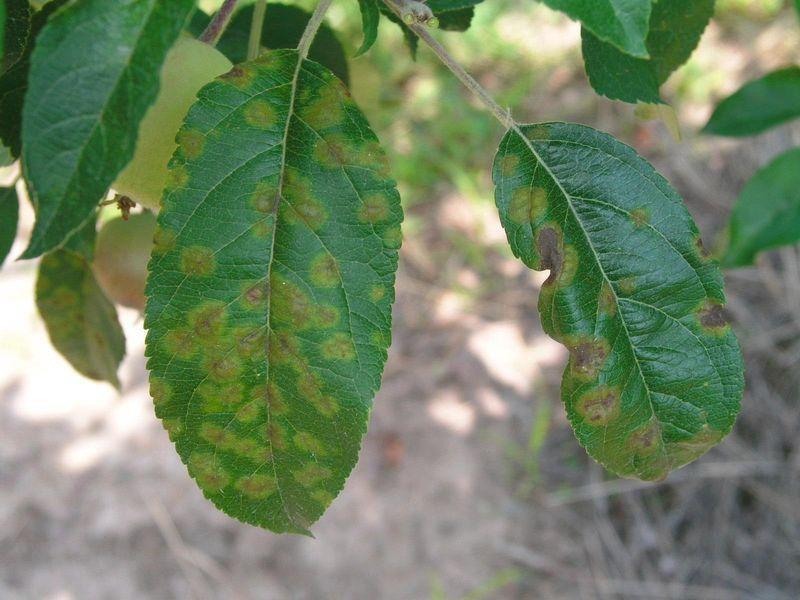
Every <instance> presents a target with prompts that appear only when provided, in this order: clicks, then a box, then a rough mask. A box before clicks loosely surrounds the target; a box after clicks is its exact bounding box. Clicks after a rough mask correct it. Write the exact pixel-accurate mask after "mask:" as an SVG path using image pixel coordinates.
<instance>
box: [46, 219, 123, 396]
mask: <svg viewBox="0 0 800 600" xmlns="http://www.w3.org/2000/svg"><path fill="white" fill-rule="evenodd" d="M93 236H94V220H93V219H91V220H90V222H89V223H88V224H87V225H86V226H84V227H83V228H82V229H81V230H80V231H79V232H76V234H75V235H73V239H74V240H75V242H74V243H75V247H76V248H80V249H81V252H84V251H85V249H86V243H87V241H86V238H91V239H93ZM71 243H73V241H72V240H70V242H68V243H67V246H69V245H70V244H71ZM67 246H65V247H64V248H61V249H59V250H55V251H54V252H50V253H48V254H46V255H45V256H44V257H43V258H42V262H41V263H40V264H39V277H38V279H37V280H36V306H37V307H38V309H39V314H40V315H41V316H42V320H44V324H45V326H46V327H47V333H48V334H49V335H50V341H51V343H52V344H53V347H54V348H55V349H56V350H58V351H59V352H60V353H61V355H62V356H63V357H64V358H66V359H67V361H69V363H70V364H71V365H72V366H73V367H74V368H75V370H76V371H78V372H79V373H81V374H82V375H85V376H86V377H88V378H90V379H95V380H98V381H108V382H109V383H110V384H112V385H113V386H114V387H116V388H119V379H118V378H117V369H118V368H119V365H120V363H121V362H122V357H123V356H124V355H125V334H124V333H123V332H122V327H120V324H119V319H118V318H117V311H116V309H115V308H114V305H113V304H111V302H109V301H108V299H107V298H106V297H105V295H104V294H103V291H102V290H101V289H100V286H98V284H97V281H95V278H94V275H93V274H92V269H91V267H90V265H89V262H88V261H87V260H86V257H85V256H84V254H82V253H80V252H75V251H73V250H71V249H68V248H67Z"/></svg>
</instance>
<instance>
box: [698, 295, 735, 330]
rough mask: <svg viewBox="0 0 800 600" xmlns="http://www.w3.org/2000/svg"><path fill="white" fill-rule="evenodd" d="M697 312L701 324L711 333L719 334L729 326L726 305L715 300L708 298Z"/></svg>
mask: <svg viewBox="0 0 800 600" xmlns="http://www.w3.org/2000/svg"><path fill="white" fill-rule="evenodd" d="M696 314H697V320H698V321H699V322H700V326H701V327H702V328H703V329H704V330H705V331H707V332H709V333H713V334H717V335H719V334H722V333H724V332H725V331H727V329H728V327H729V325H728V320H727V319H726V318H725V309H724V306H723V305H722V304H720V303H719V302H715V301H714V300H710V299H707V300H706V301H705V302H704V303H703V305H702V306H701V307H700V309H699V310H698V311H697V313H696Z"/></svg>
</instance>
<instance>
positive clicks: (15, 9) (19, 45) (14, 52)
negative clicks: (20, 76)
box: [0, 0, 32, 72]
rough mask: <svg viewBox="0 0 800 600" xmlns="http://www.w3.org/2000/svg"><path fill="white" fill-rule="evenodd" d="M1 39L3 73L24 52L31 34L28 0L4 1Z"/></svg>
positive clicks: (1, 70) (0, 57) (0, 55)
mask: <svg viewBox="0 0 800 600" xmlns="http://www.w3.org/2000/svg"><path fill="white" fill-rule="evenodd" d="M1 9H2V11H3V17H4V18H3V21H2V25H1V27H2V37H1V38H0V50H2V54H0V66H2V69H0V72H5V71H6V70H8V69H9V68H11V66H12V65H13V64H14V63H15V62H17V60H19V57H20V56H22V53H23V52H24V51H25V46H26V45H27V43H28V38H29V37H30V33H31V24H30V20H31V13H32V10H31V7H30V4H29V2H28V0H4V1H3V5H2V7H1Z"/></svg>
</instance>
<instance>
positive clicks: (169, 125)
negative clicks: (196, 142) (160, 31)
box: [111, 37, 233, 209]
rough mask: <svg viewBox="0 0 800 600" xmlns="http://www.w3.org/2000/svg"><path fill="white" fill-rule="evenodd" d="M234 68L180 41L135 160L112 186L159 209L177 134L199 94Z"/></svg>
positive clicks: (211, 51) (212, 52)
mask: <svg viewBox="0 0 800 600" xmlns="http://www.w3.org/2000/svg"><path fill="white" fill-rule="evenodd" d="M232 66H233V65H232V64H231V62H230V61H229V60H228V59H227V58H225V56H224V55H223V54H222V53H221V52H219V51H218V50H217V49H215V48H214V47H213V46H210V45H209V44H205V43H203V42H200V41H198V40H196V39H194V38H190V37H183V38H181V39H179V40H178V41H177V42H176V43H175V45H174V46H173V47H172V49H171V50H170V51H169V53H168V54H167V56H166V59H165V60H164V65H163V67H162V68H161V79H160V88H159V91H158V96H157V97H156V101H155V102H154V103H153V105H152V106H150V108H149V109H148V110H147V113H146V114H145V116H144V119H142V122H141V124H140V125H139V135H138V138H137V141H136V151H135V152H134V155H133V158H132V159H131V161H130V162H129V163H128V165H127V166H126V167H125V169H123V171H122V172H121V173H120V174H119V176H118V177H117V180H116V181H115V182H114V183H113V184H112V185H111V187H112V188H114V190H115V191H116V192H117V193H118V194H121V195H123V196H128V197H129V198H131V199H132V200H134V201H136V202H138V203H139V204H142V205H143V206H146V207H147V208H153V209H157V208H158V207H159V205H160V204H161V191H162V190H163V189H164V184H165V183H166V181H167V163H168V162H169V159H170V158H171V157H172V153H173V152H174V151H175V148H176V144H175V135H176V134H177V133H178V130H179V129H180V127H181V124H182V123H183V119H184V117H185V116H186V113H187V112H188V111H189V107H190V106H191V105H192V104H193V103H194V101H195V98H196V95H197V92H198V91H199V90H200V88H201V87H203V86H204V85H205V84H207V83H208V82H209V81H211V80H212V79H214V78H215V77H217V76H218V75H221V74H223V73H225V72H227V71H229V70H230V68H231V67H232Z"/></svg>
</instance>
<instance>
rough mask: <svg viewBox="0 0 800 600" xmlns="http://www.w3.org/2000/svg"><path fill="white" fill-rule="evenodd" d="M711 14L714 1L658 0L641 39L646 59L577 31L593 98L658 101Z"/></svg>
mask: <svg viewBox="0 0 800 600" xmlns="http://www.w3.org/2000/svg"><path fill="white" fill-rule="evenodd" d="M713 14H714V0H660V1H659V2H657V3H656V4H654V5H653V13H652V15H651V16H650V32H649V34H648V35H647V50H648V52H649V54H650V58H649V59H645V58H636V57H633V56H630V55H627V54H624V53H622V52H620V51H619V50H618V49H617V48H615V47H614V46H613V45H611V44H610V43H608V42H604V41H602V40H601V39H599V38H598V37H596V36H595V35H593V34H592V33H591V32H590V31H589V30H587V29H586V28H584V29H583V32H582V37H583V59H584V62H585V64H586V74H587V75H588V76H589V82H590V83H591V84H592V87H593V88H594V89H595V91H597V93H598V94H601V95H603V96H606V97H608V98H611V99H612V100H622V101H624V102H631V103H635V102H646V103H651V104H654V103H658V102H662V100H661V97H660V94H659V88H660V87H661V85H662V84H663V83H664V82H665V81H666V80H667V79H669V76H670V75H672V73H673V72H674V71H675V70H676V69H677V68H678V67H680V66H681V65H683V64H684V63H685V62H686V61H687V60H689V57H690V56H691V55H692V53H693V52H694V49H695V48H696V47H697V45H698V44H699V43H700V38H701V37H702V35H703V31H705V28H706V26H707V25H708V23H709V21H710V20H711V17H712V15H713Z"/></svg>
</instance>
